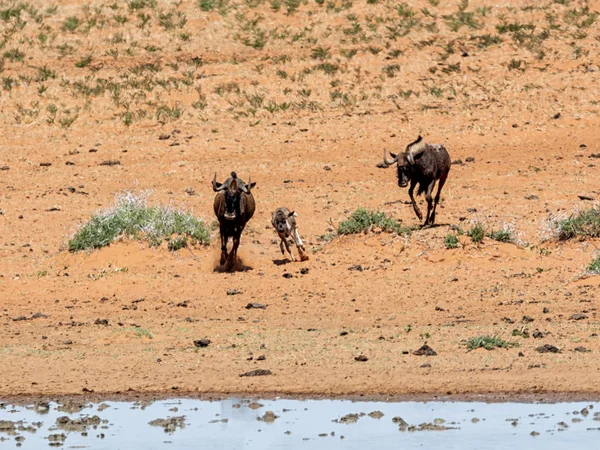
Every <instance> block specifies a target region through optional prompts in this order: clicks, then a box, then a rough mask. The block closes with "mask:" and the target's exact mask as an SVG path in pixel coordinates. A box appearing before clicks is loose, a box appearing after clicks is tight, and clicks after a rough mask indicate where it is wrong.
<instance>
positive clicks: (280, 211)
mask: <svg viewBox="0 0 600 450" xmlns="http://www.w3.org/2000/svg"><path fill="white" fill-rule="evenodd" d="M296 216H297V214H296V213H295V212H294V211H290V210H289V209H287V208H285V207H283V208H277V209H276V210H275V211H274V212H273V214H272V215H271V223H272V224H273V226H274V227H275V230H276V231H277V234H278V235H279V239H281V242H280V243H279V248H280V249H281V254H282V255H285V251H284V249H283V247H284V245H285V248H286V249H287V251H288V253H289V254H290V256H291V257H292V261H296V258H294V255H293V254H292V251H291V250H290V244H289V243H288V241H287V240H288V238H290V237H291V238H292V240H293V241H294V243H295V244H296V248H298V254H299V255H300V261H306V260H307V259H309V258H308V255H307V254H306V249H305V248H304V243H303V242H302V238H301V237H300V233H298V225H297V224H296Z"/></svg>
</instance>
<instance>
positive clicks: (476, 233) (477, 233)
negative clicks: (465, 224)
mask: <svg viewBox="0 0 600 450" xmlns="http://www.w3.org/2000/svg"><path fill="white" fill-rule="evenodd" d="M467 236H469V237H470V238H471V240H472V241H473V242H475V243H477V244H479V243H481V242H482V241H483V238H484V237H485V228H484V227H483V225H482V224H481V223H479V222H477V223H475V225H473V226H472V227H471V229H470V230H469V231H468V232H467Z"/></svg>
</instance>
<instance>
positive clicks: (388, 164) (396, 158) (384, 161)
mask: <svg viewBox="0 0 600 450" xmlns="http://www.w3.org/2000/svg"><path fill="white" fill-rule="evenodd" d="M396 161H398V156H397V155H396V156H395V157H394V159H392V160H391V161H390V160H388V159H387V152H386V150H385V149H383V163H384V164H385V165H386V166H391V165H392V164H394V163H395V162H396Z"/></svg>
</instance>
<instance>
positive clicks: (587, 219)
mask: <svg viewBox="0 0 600 450" xmlns="http://www.w3.org/2000/svg"><path fill="white" fill-rule="evenodd" d="M555 225H556V230H557V234H558V239H559V240H561V241H566V240H569V239H573V238H580V239H586V238H597V237H600V207H598V206H596V207H594V208H591V209H586V210H585V211H581V212H579V213H577V214H574V215H572V216H571V217H569V218H567V219H563V220H559V221H557V222H556V224H555Z"/></svg>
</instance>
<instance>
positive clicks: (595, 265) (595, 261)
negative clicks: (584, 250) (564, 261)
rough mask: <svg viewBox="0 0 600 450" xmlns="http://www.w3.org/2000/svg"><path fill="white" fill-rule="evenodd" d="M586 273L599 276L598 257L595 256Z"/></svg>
mask: <svg viewBox="0 0 600 450" xmlns="http://www.w3.org/2000/svg"><path fill="white" fill-rule="evenodd" d="M588 271H589V272H591V273H594V274H597V275H600V255H598V256H596V258H595V259H593V260H592V262H591V263H590V265H589V266H588Z"/></svg>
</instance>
